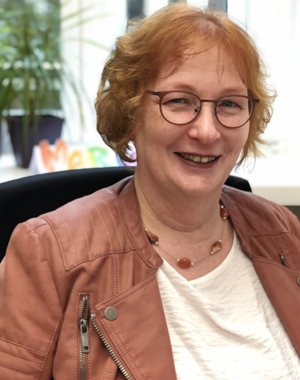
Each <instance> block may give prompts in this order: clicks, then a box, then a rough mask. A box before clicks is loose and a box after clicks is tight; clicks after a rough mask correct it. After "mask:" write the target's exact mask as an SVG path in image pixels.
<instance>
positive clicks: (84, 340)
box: [78, 295, 90, 380]
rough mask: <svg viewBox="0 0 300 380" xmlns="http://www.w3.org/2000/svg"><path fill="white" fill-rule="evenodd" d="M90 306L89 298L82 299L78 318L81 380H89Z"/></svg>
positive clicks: (85, 296) (83, 297)
mask: <svg viewBox="0 0 300 380" xmlns="http://www.w3.org/2000/svg"><path fill="white" fill-rule="evenodd" d="M89 320H90V306H89V296H88V295H83V296H81V297H80V308H79V318H78V329H79V337H80V341H79V347H80V352H79V363H80V380H88V374H87V363H86V362H87V355H88V354H89V352H90V335H89Z"/></svg>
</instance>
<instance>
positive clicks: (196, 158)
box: [179, 153, 217, 164]
mask: <svg viewBox="0 0 300 380" xmlns="http://www.w3.org/2000/svg"><path fill="white" fill-rule="evenodd" d="M179 155H180V156H181V157H182V158H184V159H186V160H189V161H194V162H201V163H203V164H206V163H208V162H211V161H214V160H215V159H216V158H217V157H200V156H192V155H191V154H182V153H179Z"/></svg>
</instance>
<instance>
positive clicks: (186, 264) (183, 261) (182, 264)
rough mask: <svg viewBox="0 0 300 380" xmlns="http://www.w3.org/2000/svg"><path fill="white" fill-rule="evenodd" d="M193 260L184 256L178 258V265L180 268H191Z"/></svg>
mask: <svg viewBox="0 0 300 380" xmlns="http://www.w3.org/2000/svg"><path fill="white" fill-rule="evenodd" d="M191 264H192V263H191V260H190V259H187V258H185V257H183V258H182V259H179V260H177V265H178V266H179V268H184V269H186V268H189V267H190V266H191Z"/></svg>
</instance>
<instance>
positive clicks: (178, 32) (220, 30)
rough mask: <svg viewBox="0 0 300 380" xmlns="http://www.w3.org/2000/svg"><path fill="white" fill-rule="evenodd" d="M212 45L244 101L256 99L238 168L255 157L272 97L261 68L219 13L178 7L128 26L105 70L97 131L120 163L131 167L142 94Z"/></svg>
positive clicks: (249, 43) (247, 40)
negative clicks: (244, 93) (231, 68)
mask: <svg viewBox="0 0 300 380" xmlns="http://www.w3.org/2000/svg"><path fill="white" fill-rule="evenodd" d="M216 44H218V45H219V46H220V47H222V48H223V49H224V50H225V51H226V52H227V53H228V55H229V57H230V58H231V59H232V61H233V62H234V63H235V65H236V68H237V70H238V72H239V75H240V77H241V80H242V81H243V83H244V84H245V85H246V87H247V88H248V92H249V95H251V96H253V97H255V98H258V99H259V103H258V104H257V105H256V108H255V111H254V113H253V115H252V118H251V121H250V132H249V137H248V140H247V142H246V144H245V146H244V148H243V151H242V155H241V158H240V160H239V164H241V162H242V161H243V160H244V159H245V158H246V157H248V156H249V155H250V154H252V155H254V156H255V157H256V156H257V155H259V153H260V152H259V148H258V145H259V144H260V143H263V140H262V139H261V137H260V135H261V134H262V133H263V132H264V130H265V128H266V126H267V124H268V123H269V121H270V119H271V116H272V107H271V105H272V102H273V101H274V98H275V94H274V93H272V91H271V90H270V89H269V87H268V85H267V83H266V74H265V71H264V65H263V63H262V62H261V59H260V57H259V54H258V52H257V49H256V46H255V44H254V42H253V40H252V38H251V37H250V36H249V35H248V33H247V32H245V31H244V30H243V29H242V28H241V27H239V26H238V25H237V24H235V23H234V22H232V21H231V20H230V19H229V18H228V16H227V15H226V14H224V13H221V12H216V11H213V10H209V9H207V10H201V9H198V8H195V7H192V6H190V5H187V4H183V3H179V4H178V3H177V4H171V5H168V6H166V7H164V8H162V9H160V10H159V11H157V12H156V13H154V14H153V15H152V16H150V17H148V18H145V19H143V20H141V21H139V22H137V23H134V24H130V25H129V27H127V33H126V34H125V35H124V36H121V37H119V38H118V39H117V42H116V49H115V50H114V51H113V52H112V54H111V57H110V59H109V60H108V62H107V63H106V64H105V66H104V70H103V73H102V77H101V83H100V86H99V90H98V94H97V98H96V101H95V108H96V113H97V130H98V132H99V133H100V135H101V136H102V138H103V140H104V141H105V143H106V144H107V145H108V146H110V147H111V148H113V149H114V150H115V151H116V153H117V154H118V155H119V156H120V158H121V159H122V160H124V161H129V162H130V161H132V160H131V159H130V158H129V157H128V149H129V145H128V144H129V142H130V141H131V139H132V136H133V135H134V131H135V119H136V114H137V112H138V110H139V109H140V105H141V99H142V96H143V94H144V91H145V90H146V89H147V86H148V84H149V83H150V82H151V81H153V80H154V79H155V78H157V75H158V72H159V70H160V69H161V67H162V66H163V65H165V64H166V63H168V64H170V65H171V64H172V65H173V67H174V70H173V72H175V71H176V70H178V68H179V67H180V65H181V64H182V62H183V61H184V59H186V58H187V57H188V54H187V52H188V51H189V52H192V53H189V54H199V53H201V52H203V51H205V50H207V49H208V48H210V47H212V46H214V45H216ZM174 64H175V65H174Z"/></svg>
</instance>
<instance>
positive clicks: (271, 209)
mask: <svg viewBox="0 0 300 380" xmlns="http://www.w3.org/2000/svg"><path fill="white" fill-rule="evenodd" d="M222 201H223V202H224V204H225V206H226V207H227V208H228V212H229V213H230V215H231V217H232V218H233V219H234V220H236V223H242V224H243V223H244V222H246V223H247V226H248V230H249V232H250V231H252V232H254V233H261V234H267V233H272V234H274V233H281V232H288V231H289V230H291V228H294V227H296V228H297V229H298V230H299V229H300V224H299V221H298V219H297V217H296V216H295V215H293V214H292V213H291V212H290V211H289V210H288V209H287V208H286V207H284V206H281V205H279V204H277V203H275V202H272V201H269V200H267V199H265V198H262V197H260V196H258V195H255V194H253V193H251V192H246V191H240V190H236V189H233V188H230V187H228V186H224V187H223V192H222Z"/></svg>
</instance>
